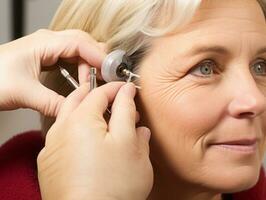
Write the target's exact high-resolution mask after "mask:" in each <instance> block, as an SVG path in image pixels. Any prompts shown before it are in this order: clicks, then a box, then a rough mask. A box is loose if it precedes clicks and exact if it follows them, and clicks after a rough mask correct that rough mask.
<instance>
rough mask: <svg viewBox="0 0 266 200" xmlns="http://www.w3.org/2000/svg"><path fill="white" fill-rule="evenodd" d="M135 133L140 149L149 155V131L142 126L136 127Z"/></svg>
mask: <svg viewBox="0 0 266 200" xmlns="http://www.w3.org/2000/svg"><path fill="white" fill-rule="evenodd" d="M136 132H137V137H138V138H139V141H140V143H141V147H142V148H143V149H144V151H145V152H146V153H147V154H148V155H149V153H150V147H149V142H150V138H151V131H150V129H148V128H147V127H144V126H142V127H138V128H137V130H136Z"/></svg>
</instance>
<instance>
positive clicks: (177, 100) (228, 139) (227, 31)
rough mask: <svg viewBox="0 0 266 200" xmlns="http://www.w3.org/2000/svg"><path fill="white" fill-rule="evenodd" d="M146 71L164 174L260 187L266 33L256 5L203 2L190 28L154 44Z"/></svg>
mask: <svg viewBox="0 0 266 200" xmlns="http://www.w3.org/2000/svg"><path fill="white" fill-rule="evenodd" d="M139 73H140V75H141V77H142V81H141V86H142V90H141V92H140V101H141V106H142V108H143V109H144V110H143V113H145V117H144V118H145V119H146V123H147V125H148V126H149V127H150V128H151V130H152V136H153V145H154V146H152V149H151V150H152V156H153V157H155V159H157V162H158V163H159V165H160V166H161V168H164V167H165V166H166V165H167V166H168V167H169V166H170V170H173V172H174V173H175V175H177V176H178V177H179V178H181V179H182V180H185V181H188V182H190V183H192V184H194V183H195V184H200V185H201V186H205V187H208V188H212V189H214V190H220V191H223V192H225V191H227V192H233V191H239V190H243V189H247V188H248V187H251V186H252V185H254V184H255V182H256V181H257V178H258V174H259V169H260V166H261V161H262V159H263V153H264V146H265V128H266V127H265V126H266V115H265V108H266V105H265V95H266V28H265V19H264V16H263V13H262V10H261V8H260V6H259V4H258V3H257V2H256V1H255V0H244V1H243V0H234V1H220V0H212V1H205V2H203V4H202V5H201V7H200V9H199V11H198V12H197V13H196V15H195V17H194V19H193V20H192V22H191V23H190V24H189V25H187V26H186V27H185V28H183V29H182V30H181V31H179V32H178V33H177V34H173V35H169V36H164V37H161V38H157V39H156V40H154V41H153V47H152V48H151V52H150V53H149V55H148V56H147V57H146V58H145V59H144V61H143V62H142V63H141V67H140V71H139ZM155 144H156V145H155ZM159 153H160V156H159ZM163 161H166V163H163ZM167 169H169V168H167Z"/></svg>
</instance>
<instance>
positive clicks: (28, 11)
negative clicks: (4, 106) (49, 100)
mask: <svg viewBox="0 0 266 200" xmlns="http://www.w3.org/2000/svg"><path fill="white" fill-rule="evenodd" d="M60 2H61V0H0V44H3V43H5V42H8V41H10V40H12V39H13V36H14V34H13V28H12V24H13V20H14V18H15V20H16V23H18V22H20V21H24V25H23V27H22V29H24V31H23V33H22V34H23V35H25V34H29V33H32V32H34V31H36V30H38V29H40V28H47V26H48V25H49V23H50V21H51V19H52V17H53V15H54V13H55V11H56V9H57V7H58V6H59V4H60ZM14 3H15V4H14ZM23 5H24V14H23V12H21V10H22V8H23ZM13 11H15V12H13ZM20 14H22V15H23V16H24V19H23V17H22V18H21V17H20ZM16 28H17V29H18V28H19V25H17V26H16ZM16 31H18V30H16ZM0 98H1V97H0ZM39 119H40V118H39V114H38V113H37V112H34V111H31V110H26V109H20V110H18V111H10V112H0V144H2V143H3V142H5V141H6V140H8V139H9V138H10V137H12V136H13V135H15V134H18V133H21V132H23V131H26V130H36V129H40V121H39Z"/></svg>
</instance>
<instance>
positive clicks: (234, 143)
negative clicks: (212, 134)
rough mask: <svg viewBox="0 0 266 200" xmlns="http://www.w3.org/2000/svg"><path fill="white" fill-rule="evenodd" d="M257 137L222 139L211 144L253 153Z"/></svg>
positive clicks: (224, 148) (220, 147)
mask: <svg viewBox="0 0 266 200" xmlns="http://www.w3.org/2000/svg"><path fill="white" fill-rule="evenodd" d="M257 142H258V139H257V138H251V139H248V138H244V139H237V140H230V141H222V142H216V143H213V144H211V146H213V147H216V148H219V149H223V150H230V151H234V152H238V153H248V154H250V153H254V152H256V149H257Z"/></svg>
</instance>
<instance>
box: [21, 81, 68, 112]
mask: <svg viewBox="0 0 266 200" xmlns="http://www.w3.org/2000/svg"><path fill="white" fill-rule="evenodd" d="M23 96H24V100H23V103H22V104H23V105H22V106H24V107H26V108H31V109H33V110H36V111H39V112H40V113H42V114H43V115H45V116H49V117H56V116H57V114H58V112H59V109H60V106H61V104H62V103H63V102H64V100H65V97H63V96H62V95H59V94H57V93H56V92H54V91H52V90H50V89H48V88H46V87H45V86H43V85H42V84H41V83H40V82H38V81H35V82H34V83H31V85H30V87H27V89H26V91H25V94H24V95H23Z"/></svg>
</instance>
